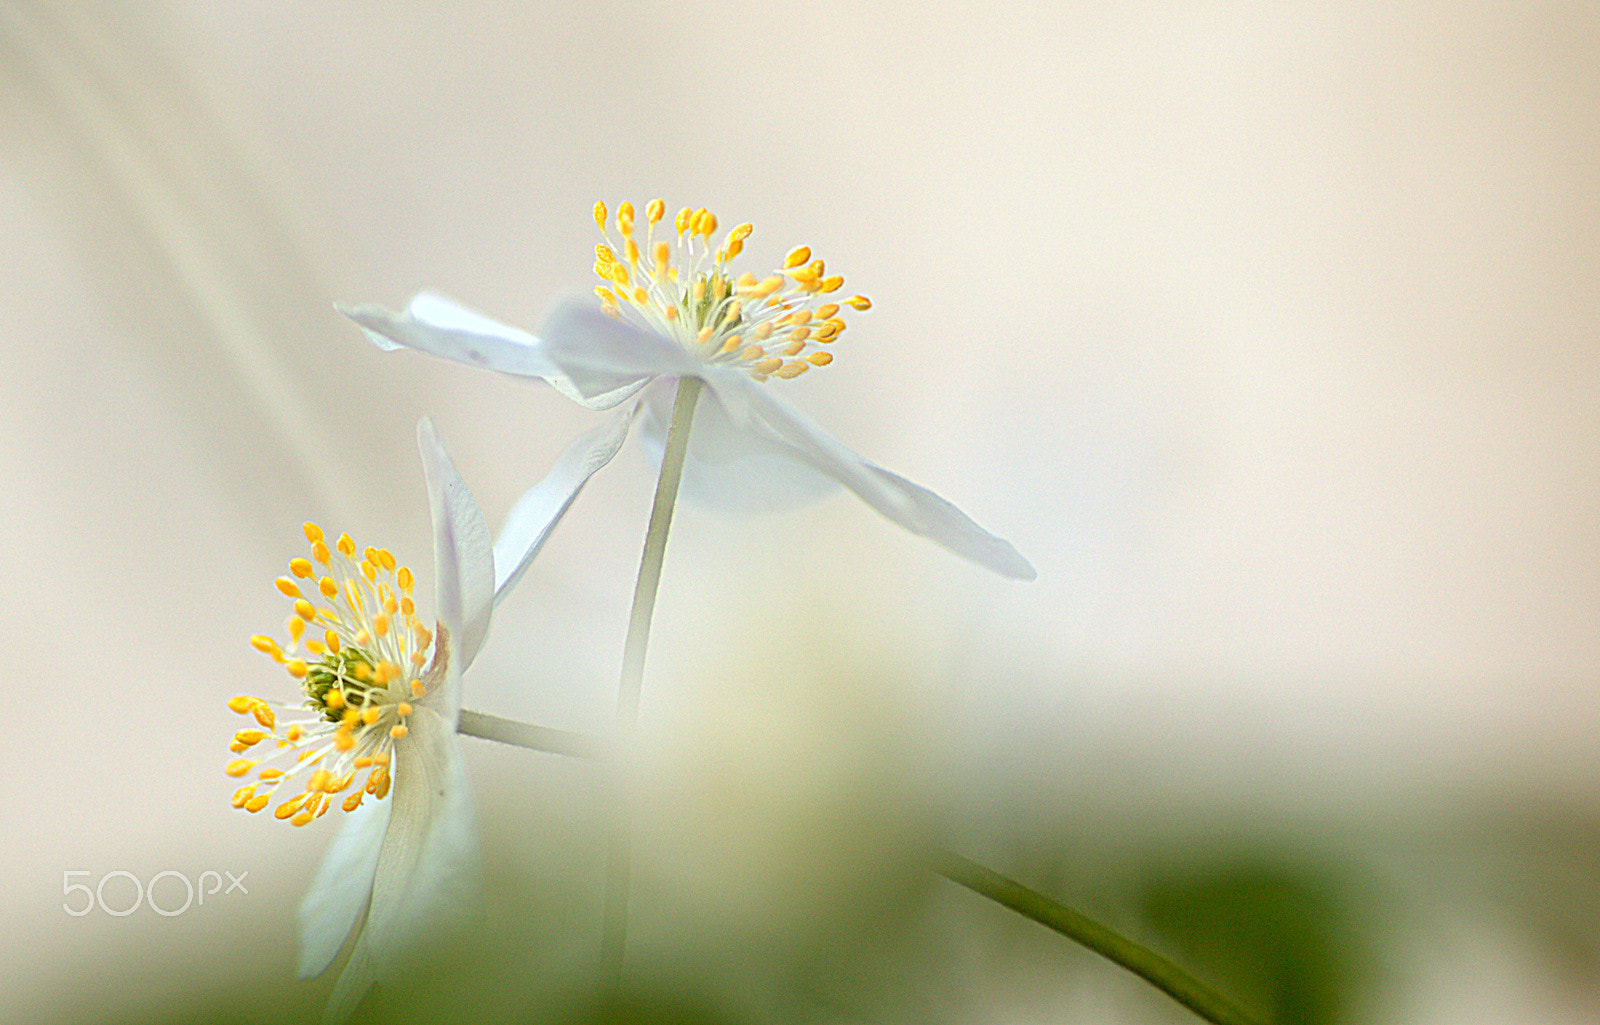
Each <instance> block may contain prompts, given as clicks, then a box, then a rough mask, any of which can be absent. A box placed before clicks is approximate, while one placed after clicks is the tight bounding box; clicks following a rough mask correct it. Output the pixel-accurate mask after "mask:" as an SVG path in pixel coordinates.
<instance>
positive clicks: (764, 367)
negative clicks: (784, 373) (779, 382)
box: [750, 356, 783, 374]
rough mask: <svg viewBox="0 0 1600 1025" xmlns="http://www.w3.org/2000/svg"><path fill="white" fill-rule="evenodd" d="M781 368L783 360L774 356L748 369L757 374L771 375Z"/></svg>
mask: <svg viewBox="0 0 1600 1025" xmlns="http://www.w3.org/2000/svg"><path fill="white" fill-rule="evenodd" d="M781 366H783V360H781V359H779V358H778V357H776V356H771V357H768V358H767V359H764V360H762V361H761V362H759V363H757V364H756V365H755V366H753V367H751V368H750V369H751V370H754V371H755V372H756V373H758V374H771V373H775V372H776V371H777V370H778V368H779V367H781Z"/></svg>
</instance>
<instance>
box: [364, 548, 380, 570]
mask: <svg viewBox="0 0 1600 1025" xmlns="http://www.w3.org/2000/svg"><path fill="white" fill-rule="evenodd" d="M361 557H362V558H363V559H365V560H366V561H368V562H370V563H372V564H373V565H374V566H376V565H377V564H378V550H377V549H376V548H374V547H372V546H371V545H367V547H365V548H363V549H362V550H361Z"/></svg>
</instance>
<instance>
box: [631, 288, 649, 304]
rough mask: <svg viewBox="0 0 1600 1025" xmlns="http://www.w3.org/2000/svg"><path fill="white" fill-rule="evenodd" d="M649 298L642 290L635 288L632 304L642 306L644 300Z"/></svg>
mask: <svg viewBox="0 0 1600 1025" xmlns="http://www.w3.org/2000/svg"><path fill="white" fill-rule="evenodd" d="M649 297H650V293H648V292H646V291H645V290H644V289H643V288H635V289H634V290H633V296H632V299H633V301H634V302H636V303H638V304H639V305H640V306H643V305H644V302H645V300H646V299H648V298H649Z"/></svg>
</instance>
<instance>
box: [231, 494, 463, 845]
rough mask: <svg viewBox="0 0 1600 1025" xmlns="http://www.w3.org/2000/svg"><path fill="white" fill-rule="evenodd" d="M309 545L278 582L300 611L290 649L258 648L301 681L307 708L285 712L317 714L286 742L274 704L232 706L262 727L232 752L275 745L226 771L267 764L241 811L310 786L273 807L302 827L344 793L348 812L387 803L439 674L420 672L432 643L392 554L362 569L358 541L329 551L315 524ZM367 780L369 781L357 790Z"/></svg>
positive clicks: (244, 771)
mask: <svg viewBox="0 0 1600 1025" xmlns="http://www.w3.org/2000/svg"><path fill="white" fill-rule="evenodd" d="M305 536H306V540H307V541H308V542H310V544H311V558H309V559H307V558H296V559H291V560H290V561H289V572H290V574H291V576H284V577H279V578H278V579H277V581H276V584H277V588H278V591H279V592H281V593H282V594H283V595H284V597H286V598H288V599H290V601H291V602H292V603H293V609H294V611H293V613H292V614H291V615H290V616H289V619H288V622H287V624H286V629H287V632H288V635H289V640H288V643H287V644H286V645H279V643H278V642H277V641H275V640H274V639H272V638H271V637H268V636H266V635H264V634H257V635H256V636H254V637H252V638H250V644H251V645H252V646H253V647H254V648H255V649H256V650H257V651H259V652H261V653H262V654H264V655H266V656H267V657H268V658H271V659H272V660H273V661H274V662H277V663H278V664H279V665H281V666H283V668H284V670H285V671H286V672H287V673H288V674H289V675H290V676H291V677H293V678H294V679H295V680H298V681H299V682H300V686H301V691H302V693H303V695H304V701H303V703H301V704H300V705H280V706H278V707H280V708H284V709H289V710H293V711H298V712H305V711H310V712H311V713H312V714H311V715H310V716H309V717H306V718H303V719H301V720H298V721H295V722H291V723H287V724H286V725H285V729H284V731H283V732H282V733H281V734H280V733H279V732H278V728H277V727H278V723H277V716H276V714H275V713H274V712H273V706H272V705H271V704H270V703H268V702H267V701H265V700H263V699H261V698H258V697H253V696H250V695H240V696H238V697H235V698H232V699H230V700H229V701H228V707H229V708H231V709H232V710H233V711H235V712H237V713H239V714H240V715H249V716H252V717H253V718H254V719H255V721H256V723H257V724H258V725H259V726H260V727H261V728H260V729H253V728H252V729H242V730H239V731H238V732H237V733H235V734H234V736H233V742H232V744H230V745H229V747H230V749H231V750H232V751H233V753H234V754H243V753H244V752H246V751H249V750H250V749H251V748H254V747H256V746H257V745H259V744H263V743H267V742H269V741H270V742H271V743H273V744H274V745H275V749H274V750H272V751H270V752H269V753H268V754H267V755H266V756H265V757H261V758H256V759H251V758H235V759H234V760H233V761H231V762H229V763H228V766H227V773H228V775H230V776H236V777H242V776H247V775H249V774H250V773H251V771H252V770H257V767H258V766H262V767H261V768H260V769H259V770H257V772H256V775H257V782H255V783H251V784H248V785H246V786H243V787H240V788H239V789H238V790H237V791H235V793H234V795H233V806H234V807H235V808H244V809H245V810H247V811H251V812H257V811H260V810H261V809H262V808H265V807H266V806H267V804H268V803H270V802H271V800H272V796H273V795H274V793H275V792H277V791H278V789H279V788H281V787H283V786H284V785H285V784H287V783H291V782H293V781H297V780H299V779H300V778H302V777H303V778H304V780H305V789H304V791H303V792H301V793H298V794H296V795H295V796H292V797H289V798H288V799H286V800H284V801H283V802H282V803H280V804H279V805H278V806H277V808H276V809H275V810H274V814H275V815H276V816H277V817H278V818H280V819H288V820H289V821H290V822H291V823H293V824H294V825H297V826H303V825H305V824H306V823H308V822H310V821H311V820H312V819H314V818H316V817H318V816H320V815H322V814H324V813H326V812H327V810H328V809H329V808H330V807H332V806H333V804H334V803H335V802H334V795H336V794H339V793H343V792H344V791H346V790H350V791H351V792H350V793H349V795H348V796H347V797H345V798H344V800H343V801H341V802H338V803H339V806H340V807H342V808H343V809H344V810H345V811H347V812H349V811H355V810H356V808H358V807H360V805H361V802H362V800H363V799H364V798H365V796H366V795H368V794H371V795H372V796H373V797H374V798H375V799H377V800H382V799H383V798H384V797H386V796H387V795H388V793H389V787H390V783H391V776H390V771H391V765H392V760H393V754H394V747H395V743H396V742H397V741H400V740H403V739H404V738H405V736H406V733H407V732H408V730H409V727H408V725H407V722H408V719H409V717H410V716H411V715H412V713H413V712H414V708H413V704H412V703H413V702H418V701H421V700H422V699H423V698H425V697H426V696H427V694H428V691H429V686H428V685H426V684H424V682H423V681H424V678H429V679H431V677H430V676H428V674H425V673H424V672H423V667H424V666H426V665H427V664H428V652H429V649H430V648H431V647H432V645H433V640H434V638H433V634H432V632H430V631H429V630H428V628H427V626H425V625H424V624H423V623H422V622H421V621H420V620H418V619H417V618H416V605H415V603H414V602H413V601H412V597H411V592H412V588H413V586H414V584H415V578H414V577H413V575H412V573H411V570H410V569H408V568H406V567H405V566H398V567H397V566H396V564H395V558H394V556H393V555H391V554H390V553H389V552H388V550H386V549H383V548H370V547H369V548H367V549H365V550H364V551H363V552H362V553H361V558H360V559H359V561H358V560H357V558H356V545H355V542H354V541H352V540H351V539H350V535H349V534H341V535H339V539H338V541H336V542H335V543H334V547H333V548H332V549H331V550H330V549H329V547H328V545H327V542H326V540H325V538H324V535H323V533H322V528H321V527H319V526H317V525H316V524H315V523H307V524H306V525H305ZM296 578H298V579H299V580H300V581H303V582H304V586H302V584H300V583H296ZM308 595H309V596H308ZM319 602H320V603H321V604H318V603H319ZM319 630H320V634H319V633H318V631H319ZM308 634H310V635H311V636H307V635H308ZM302 641H303V642H304V648H305V654H304V655H302V654H300V650H299V649H300V647H301V644H302ZM438 669H439V667H438V666H437V663H436V666H435V671H437V670H438ZM274 762H276V763H278V764H267V763H274ZM362 771H365V772H366V777H365V779H364V781H363V782H362V783H360V784H356V776H357V775H358V774H359V773H361V772H362ZM352 787H354V789H351V788H352ZM291 789H292V788H291Z"/></svg>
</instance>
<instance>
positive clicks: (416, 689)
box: [411, 680, 428, 698]
mask: <svg viewBox="0 0 1600 1025" xmlns="http://www.w3.org/2000/svg"><path fill="white" fill-rule="evenodd" d="M427 694H428V688H426V687H424V686H423V685H422V681H421V680H412V681H411V696H412V697H414V698H423V697H426V696H427Z"/></svg>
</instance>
